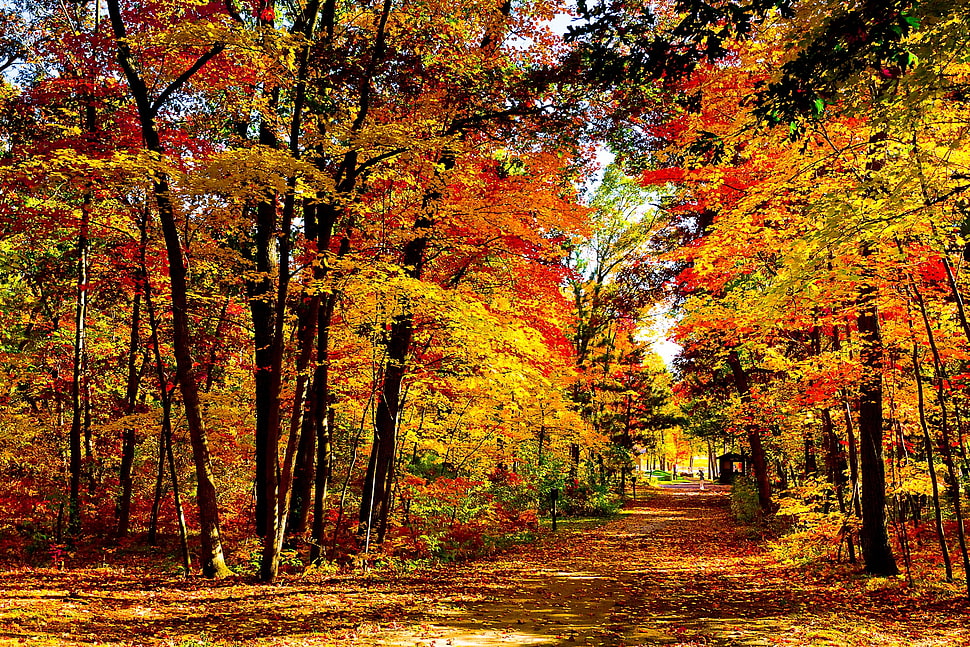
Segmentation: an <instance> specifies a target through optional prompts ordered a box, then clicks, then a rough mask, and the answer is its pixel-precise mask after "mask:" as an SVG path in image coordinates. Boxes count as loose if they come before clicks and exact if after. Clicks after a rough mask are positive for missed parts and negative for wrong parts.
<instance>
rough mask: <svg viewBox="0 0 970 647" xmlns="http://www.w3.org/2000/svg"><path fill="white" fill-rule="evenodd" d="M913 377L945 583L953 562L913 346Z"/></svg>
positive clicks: (921, 381)
mask: <svg viewBox="0 0 970 647" xmlns="http://www.w3.org/2000/svg"><path fill="white" fill-rule="evenodd" d="M913 375H914V376H915V377H916V395H917V406H918V408H919V424H920V428H921V429H922V430H923V448H924V450H925V451H926V467H927V470H929V474H930V485H931V486H932V488H933V518H934V521H935V523H936V537H937V539H938V540H939V542H940V555H941V556H942V557H943V569H944V572H945V573H946V581H947V582H952V581H953V562H952V560H951V559H950V549H949V548H948V547H947V545H946V534H945V533H944V531H943V510H942V508H941V506H940V486H939V483H938V480H937V477H936V462H935V461H934V460H933V440H932V438H931V436H930V428H929V425H927V424H926V401H925V398H924V396H923V376H922V374H921V372H920V363H919V354H918V350H917V347H916V345H915V344H914V345H913Z"/></svg>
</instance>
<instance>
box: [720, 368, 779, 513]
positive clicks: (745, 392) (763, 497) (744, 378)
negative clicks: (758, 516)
mask: <svg viewBox="0 0 970 647" xmlns="http://www.w3.org/2000/svg"><path fill="white" fill-rule="evenodd" d="M727 363H728V366H729V367H730V368H731V373H732V374H733V375H734V385H735V387H736V388H737V390H738V395H739V396H740V397H741V402H743V403H744V404H746V405H750V404H751V385H750V384H749V382H748V374H747V372H745V370H744V367H743V366H742V365H741V358H740V356H739V355H738V352H737V351H736V350H734V349H731V350H730V351H729V352H728V356H727ZM745 427H746V430H747V435H748V448H749V449H750V450H751V465H752V467H753V468H754V478H755V483H756V484H757V486H758V506H759V507H760V508H761V511H762V512H770V511H771V481H770V480H769V479H768V460H767V458H766V457H765V450H764V446H763V445H762V443H761V429H759V428H758V427H757V425H754V424H752V423H748V424H746V425H745Z"/></svg>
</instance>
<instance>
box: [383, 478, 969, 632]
mask: <svg viewBox="0 0 970 647" xmlns="http://www.w3.org/2000/svg"><path fill="white" fill-rule="evenodd" d="M850 577H851V576H850ZM468 580H472V581H473V582H476V583H477V586H468ZM453 581H454V582H455V583H456V584H457V583H459V582H465V583H466V587H465V588H464V591H465V592H464V600H463V599H462V596H461V595H459V596H457V597H453V598H450V599H443V600H442V603H441V604H440V605H439V606H438V607H437V612H434V611H432V612H431V613H429V614H428V615H427V617H426V621H425V622H424V623H423V624H422V625H421V626H420V627H419V628H418V629H417V630H415V629H413V628H412V629H410V630H406V631H400V630H396V631H387V632H384V633H383V634H382V635H380V636H379V639H378V640H376V641H375V642H377V643H378V644H384V645H422V644H424V645H428V646H429V647H441V646H454V647H478V646H485V645H573V644H576V645H583V644H588V645H613V646H620V645H627V646H633V645H664V644H667V645H681V646H687V645H724V646H728V645H736V646H754V645H839V646H841V645H859V646H862V645H865V646H869V645H880V646H883V645H900V646H901V645H906V646H914V645H915V646H926V647H928V646H930V645H953V646H958V645H959V646H965V645H970V623H968V619H970V616H968V613H967V612H968V607H967V605H966V603H964V602H962V601H955V600H952V599H951V601H950V602H946V601H940V600H937V601H935V602H934V601H930V600H929V599H920V598H919V597H918V596H917V597H916V598H915V599H914V598H913V597H912V596H906V595H900V589H899V587H900V586H901V582H899V581H897V580H892V581H882V582H881V583H876V584H873V583H872V581H870V582H869V585H868V588H869V590H866V589H867V586H866V584H865V581H864V580H863V579H862V578H860V577H854V578H853V579H852V582H850V585H849V586H843V585H842V583H841V582H839V581H838V580H835V579H833V578H830V577H826V576H825V575H824V574H821V573H815V574H809V573H807V572H799V571H798V570H796V569H793V568H790V567H786V566H783V565H781V564H779V563H778V562H776V561H775V560H774V559H773V558H772V557H771V556H770V555H769V554H767V553H766V552H765V551H764V550H763V548H762V547H760V545H759V544H758V543H756V542H754V541H751V540H750V539H748V538H745V537H743V536H740V535H739V531H738V529H737V528H736V524H735V523H734V521H733V519H732V518H731V516H730V513H729V510H728V507H727V499H726V496H725V494H724V493H723V492H717V491H711V490H707V491H705V492H699V491H696V490H689V489H670V490H666V491H663V492H661V493H658V494H655V495H653V496H652V497H651V498H650V499H649V500H648V501H646V502H638V503H637V504H636V505H635V506H633V507H632V508H631V509H630V510H629V511H628V514H625V515H624V516H623V517H622V518H621V519H619V520H617V521H614V522H612V523H610V524H608V525H606V526H603V527H601V528H598V529H595V530H591V531H588V532H585V533H582V534H580V535H573V536H568V537H564V538H562V539H560V540H558V541H555V542H550V543H546V544H544V545H541V546H532V547H528V548H526V549H525V550H523V551H521V552H519V553H517V554H515V555H509V556H505V557H500V558H498V559H495V560H491V561H487V562H480V563H477V564H475V565H474V566H473V567H469V568H466V569H462V570H461V571H460V572H458V573H456V574H455V575H454V577H453ZM852 584H855V586H852ZM880 587H884V588H880ZM463 602H464V603H463Z"/></svg>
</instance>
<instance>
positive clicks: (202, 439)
mask: <svg viewBox="0 0 970 647" xmlns="http://www.w3.org/2000/svg"><path fill="white" fill-rule="evenodd" d="M107 7H108V14H109V16H110V18H111V27H112V31H113V33H114V37H115V45H116V50H117V53H118V63H119V64H120V66H121V68H122V71H123V72H124V75H125V78H126V80H127V81H128V86H129V92H130V93H131V95H132V98H133V99H134V100H135V104H136V106H137V108H138V117H139V121H140V126H141V133H142V139H143V141H144V144H145V148H146V149H147V150H148V151H150V152H152V153H154V154H155V155H157V156H159V157H163V156H164V154H165V151H164V148H163V146H162V143H161V139H160V138H159V134H158V129H157V126H156V124H155V115H156V114H157V110H158V108H159V107H160V106H159V105H157V103H158V101H161V100H163V99H167V97H169V96H171V94H172V93H173V92H175V91H176V90H177V89H178V88H179V87H181V85H183V84H184V83H185V82H186V81H188V79H189V78H190V77H191V75H192V74H193V73H194V72H195V71H197V70H199V69H201V68H202V67H203V66H204V65H205V63H206V62H207V61H208V60H210V59H211V58H213V57H214V56H216V55H217V54H218V53H219V52H221V51H222V50H223V49H224V46H223V45H222V44H216V45H214V46H213V48H212V49H211V50H210V51H209V52H208V53H207V54H205V55H203V56H202V57H201V58H199V59H198V60H197V61H196V63H195V64H194V65H193V66H192V67H191V68H190V69H189V70H187V71H186V73H184V74H183V75H182V76H180V77H179V79H176V81H174V82H173V83H172V84H171V85H170V86H168V87H167V88H166V89H165V90H163V91H162V93H161V94H160V95H159V99H157V100H156V102H155V103H153V102H152V100H151V99H150V97H149V90H148V87H147V86H146V85H145V82H144V80H143V79H142V78H141V76H140V75H139V74H138V72H137V71H136V68H135V66H134V64H133V62H132V55H131V50H130V48H129V47H128V44H127V42H126V39H127V33H126V29H125V25H124V22H123V19H122V16H121V10H120V8H119V6H118V0H107ZM151 182H152V194H153V196H154V198H155V203H156V206H157V209H158V219H159V222H160V223H161V228H162V236H163V238H164V241H165V251H166V256H167V260H168V268H169V280H170V288H171V295H172V329H173V338H172V347H173V350H174V354H175V366H176V376H177V380H178V384H179V388H180V390H181V391H182V402H183V405H184V408H185V420H186V424H187V426H188V428H189V438H190V440H191V444H192V457H193V460H194V462H195V471H196V481H197V503H198V507H199V526H200V536H201V543H202V553H201V561H202V573H203V574H204V575H205V576H207V577H224V576H226V575H229V574H230V573H231V571H230V570H229V567H228V566H226V561H225V556H224V554H223V551H222V539H221V536H220V531H219V508H218V502H217V499H216V487H215V479H214V477H213V474H212V463H211V460H210V454H209V444H208V439H207V436H206V429H205V423H204V421H203V418H202V405H201V403H200V401H199V385H198V383H197V381H196V376H195V367H194V362H193V358H192V339H191V335H190V333H189V308H188V281H187V268H186V264H185V256H184V254H183V252H182V240H181V236H180V235H179V230H178V224H177V222H176V217H175V205H174V204H173V203H172V198H171V194H170V191H169V178H168V175H167V174H166V173H164V172H158V173H156V174H155V175H154V176H153V177H152V180H151Z"/></svg>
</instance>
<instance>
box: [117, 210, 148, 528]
mask: <svg viewBox="0 0 970 647" xmlns="http://www.w3.org/2000/svg"><path fill="white" fill-rule="evenodd" d="M138 229H139V231H140V236H139V241H138V267H137V268H135V272H134V275H135V276H134V279H135V296H134V298H133V299H132V305H131V325H130V328H129V330H130V334H129V337H128V380H127V384H126V385H125V415H126V416H130V415H132V414H133V413H135V408H136V407H137V404H138V387H139V381H140V380H139V377H140V375H139V371H138V366H137V362H136V358H137V356H138V347H139V345H140V335H139V334H138V333H139V331H138V327H139V325H140V320H141V298H142V291H143V290H144V285H145V279H144V274H143V272H144V268H145V254H146V247H147V246H148V209H147V208H146V209H145V210H144V211H143V213H142V218H141V221H140V222H139V223H138ZM136 443H137V438H136V437H135V428H134V427H133V426H131V425H129V426H127V427H125V430H124V432H123V433H122V444H121V469H120V470H119V473H118V485H119V486H120V492H119V493H118V503H117V507H116V510H117V516H118V530H117V535H118V537H125V536H127V535H128V526H129V523H130V520H131V492H132V488H133V486H134V483H133V479H132V473H131V472H132V467H133V465H134V462H135V445H136Z"/></svg>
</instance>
